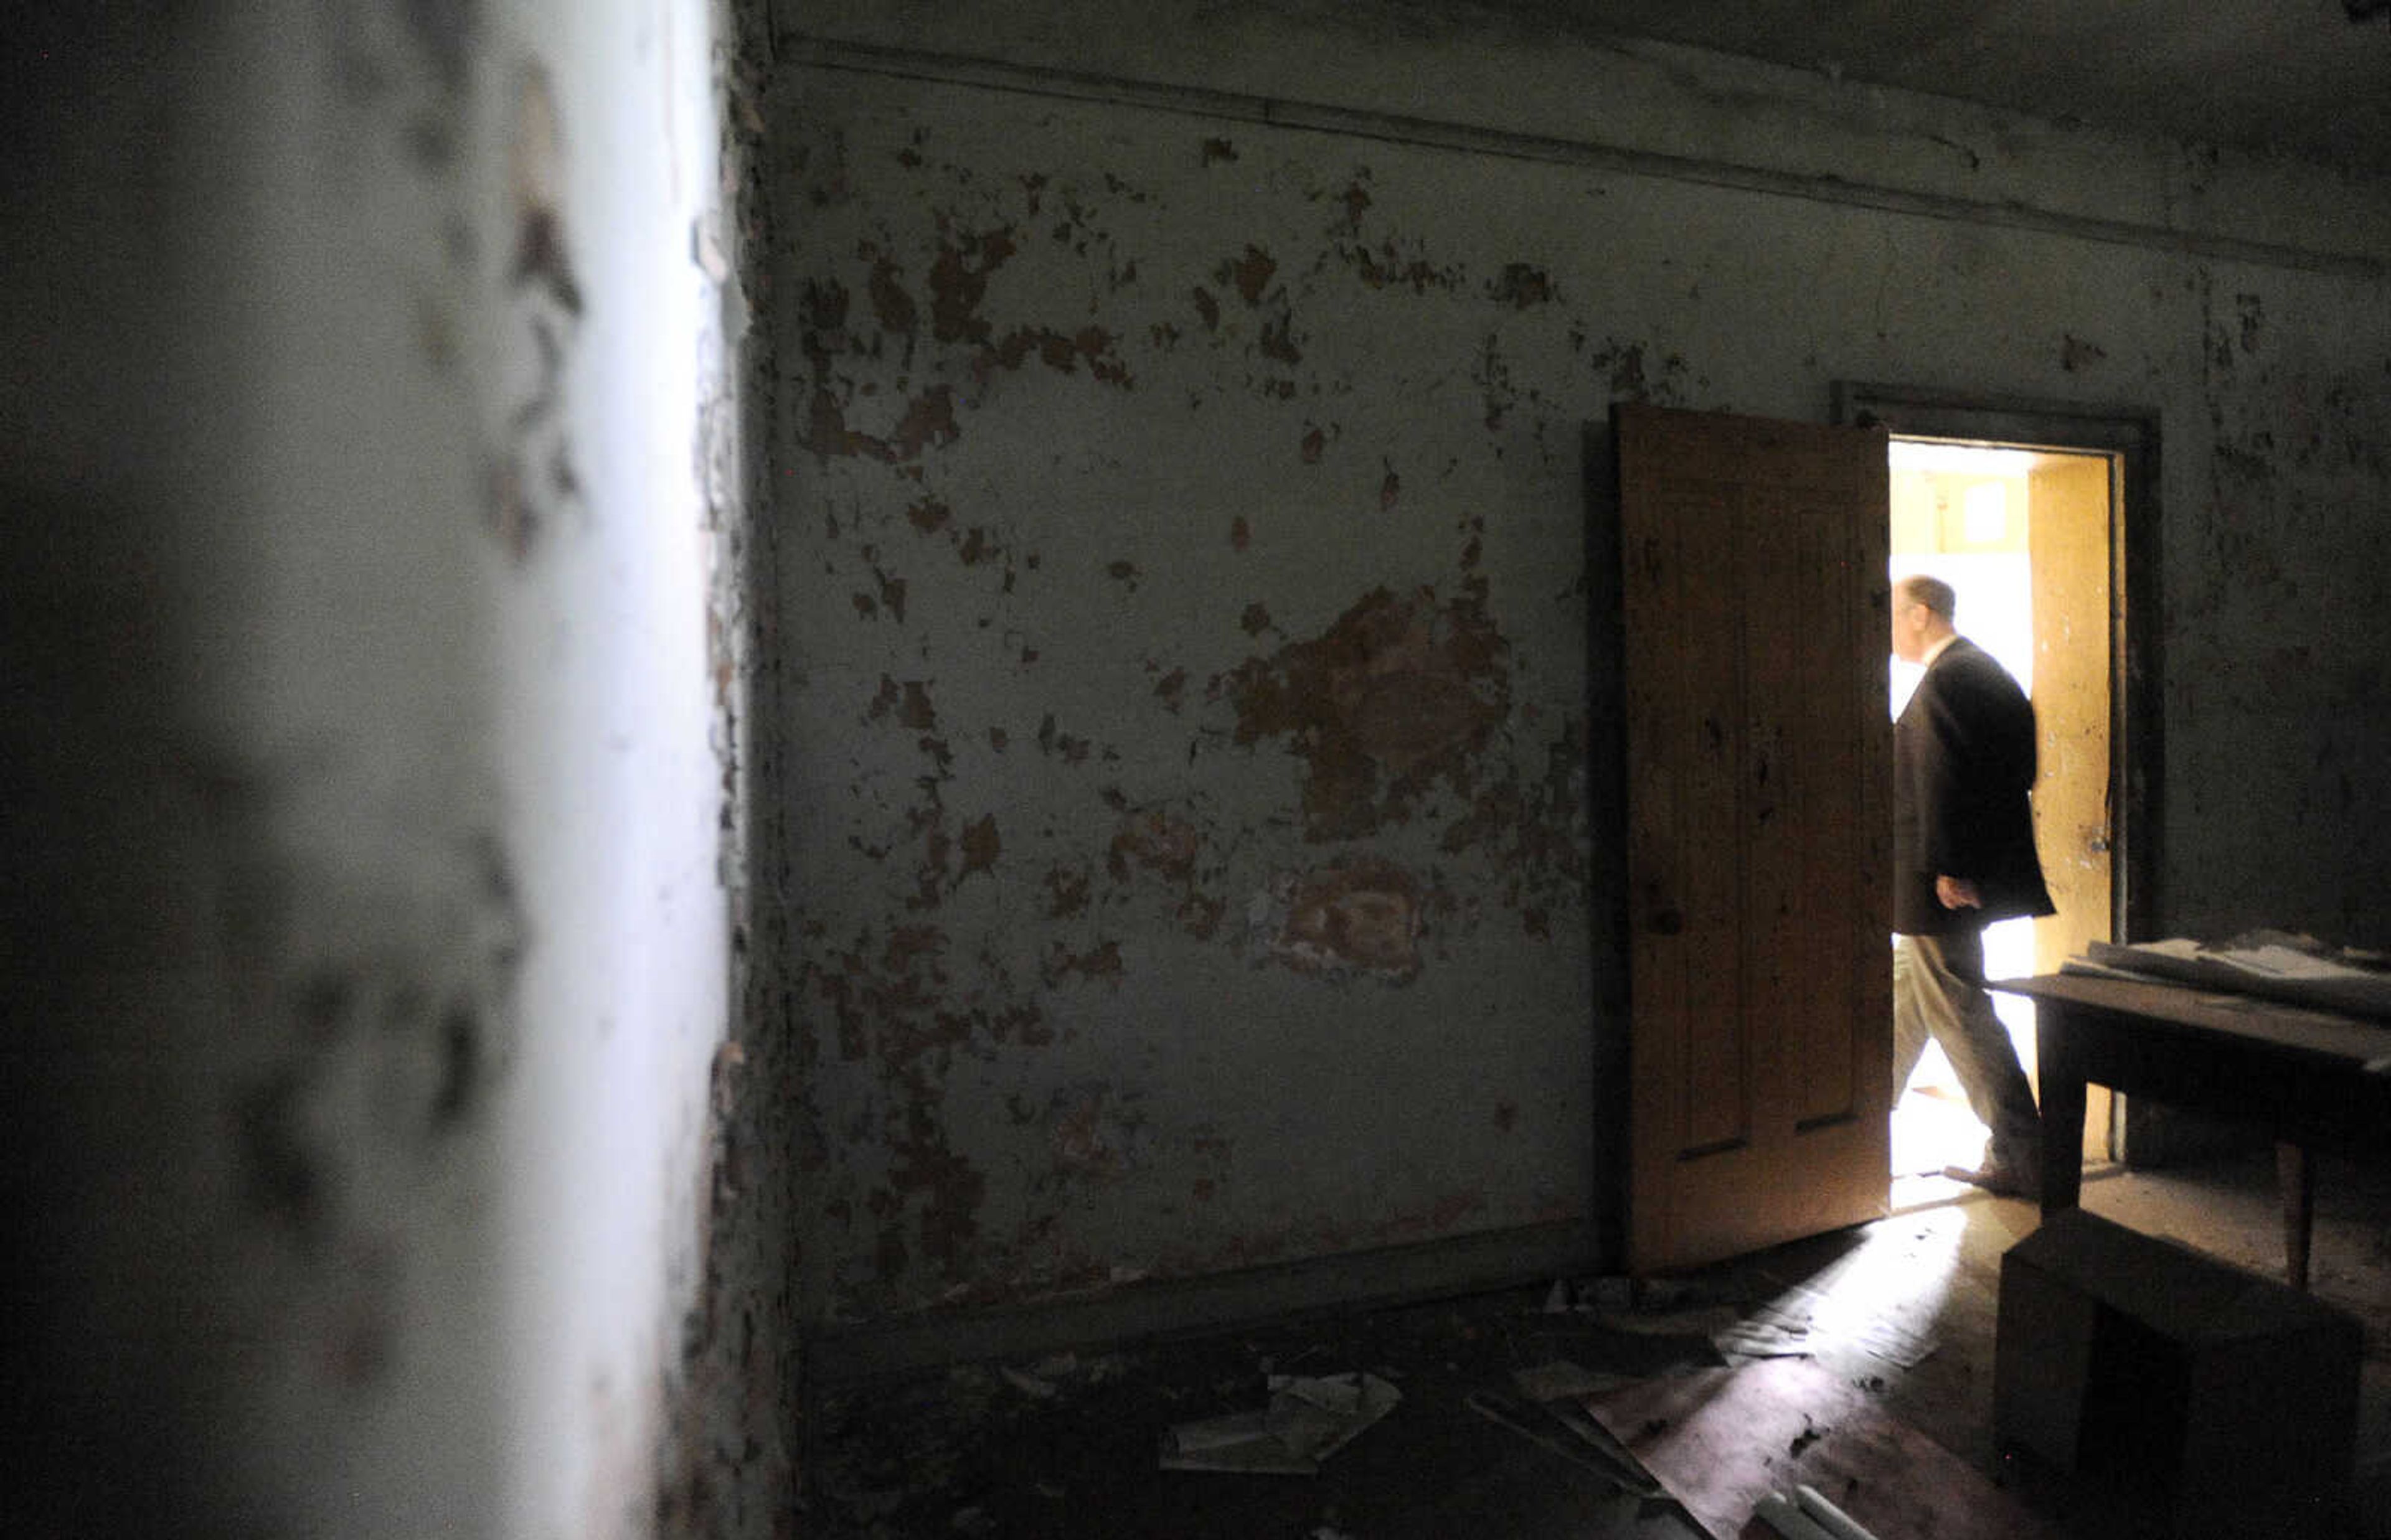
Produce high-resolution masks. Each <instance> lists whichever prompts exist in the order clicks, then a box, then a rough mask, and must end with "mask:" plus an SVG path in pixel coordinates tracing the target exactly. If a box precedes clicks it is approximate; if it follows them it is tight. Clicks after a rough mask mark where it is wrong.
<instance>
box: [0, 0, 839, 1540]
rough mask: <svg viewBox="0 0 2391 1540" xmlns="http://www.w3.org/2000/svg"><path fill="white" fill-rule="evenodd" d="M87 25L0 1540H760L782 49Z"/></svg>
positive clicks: (62, 376)
mask: <svg viewBox="0 0 2391 1540" xmlns="http://www.w3.org/2000/svg"><path fill="white" fill-rule="evenodd" d="M85 9H89V7H61V8H59V10H60V12H61V14H59V15H58V16H54V17H45V19H37V20H32V21H30V22H29V25H31V26H32V28H33V32H32V35H30V36H29V38H28V39H27V40H26V41H27V45H26V47H25V49H24V52H23V53H22V54H21V56H19V58H18V65H19V68H20V69H21V70H22V71H24V72H25V74H24V77H23V78H22V79H20V81H19V91H18V92H17V93H14V94H13V95H14V98H15V99H14V100H12V102H11V105H10V108H9V109H8V111H9V114H10V118H11V128H12V133H11V135H10V142H11V143H12V145H20V146H23V147H25V148H24V152H23V153H22V154H21V155H19V157H18V158H17V160H16V164H17V166H18V168H19V172H20V173H22V174H21V175H19V176H17V177H12V178H11V179H10V180H9V182H8V184H7V186H6V190H5V191H6V199H7V212H8V215H9V217H8V219H7V220H6V227H7V235H6V237H5V238H6V241H7V242H8V258H9V260H8V262H7V263H6V268H5V271H6V274H7V277H8V284H9V288H8V291H7V294H6V300H7V303H6V307H5V310H0V327H5V328H6V330H5V340H6V342H7V343H8V345H9V346H8V351H9V353H10V355H11V356H12V357H14V358H18V359H19V360H48V361H51V362H50V364H49V365H48V366H46V367H43V368H36V369H27V370H19V371H12V374H11V377H10V379H9V381H8V383H7V385H6V393H5V395H0V406H5V415H6V419H7V421H8V423H9V436H10V439H11V441H12V444H15V445H22V446H24V447H25V448H26V451H27V452H26V453H25V454H24V455H22V456H18V455H15V454H13V453H12V456H11V457H10V461H9V463H8V465H7V467H6V469H5V470H0V480H4V481H5V484H6V490H7V493H8V502H9V505H10V507H12V508H14V509H19V510H23V511H24V512H25V513H27V514H28V515H29V516H30V518H29V520H28V524H27V528H26V529H25V530H24V531H23V532H21V533H19V531H17V530H15V529H12V533H11V536H10V539H9V541H8V542H7V543H6V552H5V562H6V566H5V572H6V584H7V599H6V603H5V604H0V612H5V613H6V617H7V618H6V622H5V626H0V644H5V654H0V660H4V661H5V662H6V669H5V674H6V678H7V679H8V680H9V688H10V691H11V705H10V710H9V712H7V713H6V732H7V735H8V742H7V746H6V754H5V757H6V762H7V764H9V766H10V769H9V771H8V772H7V774H8V776H9V792H10V794H9V795H8V797H7V798H6V818H7V824H6V834H7V839H6V847H5V848H6V853H7V855H8V866H9V872H10V880H11V884H12V888H13V889H14V891H15V901H14V902H13V903H12V904H11V905H10V907H9V910H8V927H7V930H6V951H5V957H6V962H7V965H8V969H9V982H10V995H11V997H12V998H13V999H18V1000H20V1001H24V1002H29V1003H31V1004H32V1006H33V1007H34V1009H35V1012H36V1016H37V1019H38V1020H39V1021H40V1027H39V1028H38V1029H37V1030H36V1031H35V1032H34V1033H32V1034H30V1035H27V1036H26V1037H25V1038H24V1039H23V1041H22V1043H21V1045H20V1046H19V1049H12V1055H15V1058H14V1059H12V1068H15V1069H21V1070H22V1071H23V1072H24V1073H23V1074H22V1075H21V1076H12V1082H13V1081H21V1082H22V1083H23V1084H25V1086H26V1088H27V1089H29V1090H30V1091H31V1093H32V1094H31V1095H30V1096H28V1097H26V1098H25V1099H26V1104H27V1107H29V1108H30V1109H32V1110H31V1111H30V1113H29V1114H28V1115H22V1116H20V1115H19V1109H18V1108H15V1107H12V1110H11V1116H10V1117H9V1119H8V1120H6V1121H7V1123H8V1125H9V1128H10V1135H9V1137H10V1140H11V1145H10V1148H9V1149H8V1151H7V1154H8V1156H9V1159H8V1160H7V1161H6V1165H7V1170H8V1175H7V1178H6V1181H7V1184H8V1186H7V1191H8V1196H9V1200H10V1201H9V1211H10V1217H11V1219H12V1221H21V1222H20V1223H16V1224H12V1229H13V1230H14V1231H15V1232H16V1233H17V1234H18V1235H19V1238H23V1239H26V1240H29V1241H30V1242H32V1249H33V1251H34V1254H35V1255H36V1257H37V1258H38V1261H37V1263H36V1264H35V1266H34V1268H33V1270H32V1273H31V1274H30V1275H29V1276H28V1277H27V1278H26V1281H25V1282H24V1284H23V1285H22V1286H21V1287H20V1288H19V1289H16V1290H12V1292H11V1295H10V1302H11V1311H12V1315H14V1317H15V1322H16V1324H15V1325H14V1326H13V1327H12V1329H11V1332H10V1343H9V1354H10V1356H9V1359H8V1362H7V1365H6V1367H7V1368H8V1370H9V1372H10V1382H11V1384H12V1385H18V1386H20V1387H31V1392H30V1393H28V1394H24V1395H19V1396H16V1397H13V1398H12V1401H14V1402H19V1403H22V1404H23V1405H22V1406H19V1407H13V1408H12V1412H11V1417H10V1423H9V1426H8V1428H7V1430H6V1431H7V1433H8V1435H9V1439H8V1442H9V1444H10V1447H11V1449H12V1451H14V1452H16V1453H17V1454H18V1455H19V1457H20V1458H23V1459H24V1465H19V1464H18V1463H17V1462H13V1461H12V1467H11V1469H12V1470H21V1469H25V1466H28V1465H29V1466H31V1467H32V1469H34V1470H36V1471H40V1472H42V1473H43V1475H44V1477H45V1479H44V1480H37V1481H34V1482H29V1483H27V1484H26V1485H18V1484H15V1482H14V1480H13V1478H12V1485H11V1490H10V1492H9V1497H8V1503H9V1507H10V1515H11V1519H12V1521H15V1522H16V1525H17V1527H21V1528H24V1529H26V1530H27V1532H28V1533H32V1532H35V1531H38V1532H39V1533H44V1534H48V1533H58V1534H169V1533H172V1534H217V1533H222V1534H242V1535H259V1534H263V1535H271V1534H343V1535H355V1536H370V1535H381V1534H388V1535H412V1534H431V1533H438V1534H459V1535H510V1536H538V1535H576V1536H577V1535H591V1536H601V1535H633V1534H651V1533H654V1532H656V1531H657V1530H658V1529H659V1528H664V1527H666V1526H668V1525H671V1524H673V1523H676V1522H681V1523H685V1524H686V1525H687V1526H688V1528H687V1530H686V1531H685V1532H690V1533H707V1534H732V1533H753V1534H763V1533H769V1532H771V1530H772V1529H773V1527H774V1525H775V1523H776V1522H777V1521H784V1520H785V1518H786V1515H787V1511H788V1509H787V1496H788V1487H789V1484H790V1483H789V1481H788V1471H789V1461H790V1457H791V1453H790V1445H789V1441H788V1440H787V1439H786V1438H785V1437H782V1435H781V1432H780V1431H779V1430H780V1428H781V1425H782V1407H783V1405H784V1402H785V1399H786V1396H785V1392H787V1390H788V1389H789V1387H788V1386H787V1385H786V1382H785V1380H786V1371H787V1370H788V1369H789V1368H790V1367H792V1366H791V1365H790V1363H789V1361H788V1357H787V1354H786V1352H785V1347H784V1345H785V1344H787V1343H788V1342H790V1341H792V1338H791V1334H790V1333H789V1332H788V1331H787V1330H785V1329H783V1327H784V1324H785V1322H786V1320H787V1318H788V1315H789V1314H790V1304H789V1297H788V1295H787V1293H786V1290H785V1276H786V1268H785V1254H784V1251H783V1250H782V1246H781V1245H780V1244H779V1239H780V1238H781V1237H782V1235H784V1234H785V1225H784V1222H783V1220H782V1217H781V1215H780V1213H773V1212H770V1211H771V1207H772V1205H773V1204H775V1203H777V1204H779V1205H780V1210H781V1212H782V1213H784V1212H785V1208H786V1195H785V1187H784V1184H783V1183H782V1181H781V1180H780V1179H779V1175H778V1174H779V1173H780V1172H783V1171H785V1170H786V1169H787V1162H786V1161H778V1162H772V1161H765V1162H763V1163H764V1164H765V1165H766V1166H767V1167H768V1169H767V1170H766V1171H765V1172H763V1173H762V1174H760V1176H756V1177H748V1176H743V1171H745V1170H747V1169H749V1168H751V1167H752V1166H753V1164H755V1163H756V1155H755V1150H756V1147H757V1146H758V1145H759V1144H760V1145H761V1146H762V1147H764V1148H767V1149H784V1148H785V1146H786V1142H787V1134H786V1132H785V1131H784V1128H783V1126H782V1124H781V1123H776V1122H775V1121H774V1120H775V1119H776V1118H779V1117H780V1116H781V1115H782V1114H780V1113H779V1112H778V1111H777V1110H776V1105H775V1103H774V1101H773V1100H772V1096H773V1092H774V1090H775V1089H776V1087H775V1085H774V1083H773V1077H774V1076H776V1075H779V1074H781V1073H782V1072H784V1070H785V1064H786V1059H785V1056H784V1055H783V1054H782V1053H780V1052H779V1051H778V1049H777V1047H776V1046H775V1044H774V1042H773V1040H772V1039H770V1037H769V1033H768V1032H767V1031H764V1030H761V1029H760V1028H758V1027H757V1026H756V1022H758V1021H760V1020H761V1019H760V1018H751V1020H748V1021H745V1022H743V1023H742V1024H741V1026H740V1028H739V1029H737V1030H734V1028H733V1024H732V1017H733V1011H734V1003H744V1002H745V1001H746V1000H747V999H749V998H750V997H752V996H755V995H760V994H762V993H764V991H765V990H766V988H767V987H768V981H769V969H750V968H745V967H743V966H740V965H737V964H736V963H735V962H734V957H733V952H734V939H735V938H736V936H738V935H740V934H743V930H744V928H745V926H747V925H748V924H749V923H751V922H753V921H754V919H755V918H756V917H758V916H766V917H768V916H769V912H770V905H769V903H763V902H759V901H757V900H756V897H755V895H754V894H753V893H752V892H751V891H750V889H749V886H748V885H747V883H746V882H745V881H744V874H745V871H746V869H747V867H748V865H749V863H748V860H747V851H746V841H747V839H748V837H749V831H748V827H747V823H746V809H745V785H746V781H745V777H746V776H748V775H749V774H750V773H751V772H750V769H749V765H750V764H751V761H753V760H760V761H762V762H763V763H766V764H769V751H768V750H767V749H766V748H764V747H763V746H761V745H759V744H758V743H757V741H756V735H755V734H754V733H753V731H752V728H751V727H750V726H749V725H748V722H747V718H748V716H749V709H748V704H747V702H748V699H749V697H750V695H751V693H764V694H768V693H769V692H766V691H762V690H761V689H760V687H758V685H757V675H758V674H759V673H760V672H761V671H760V669H759V667H758V665H757V664H756V661H755V660H756V643H755V637H756V636H757V635H761V633H762V631H763V630H764V629H765V628H766V617H767V616H768V614H769V604H755V603H751V602H750V601H751V597H752V593H751V590H752V587H753V584H752V583H751V581H750V578H749V576H748V573H749V572H750V571H751V570H752V569H753V567H754V566H755V564H756V561H757V559H758V558H757V554H756V551H755V550H754V549H752V548H751V543H750V541H749V532H748V531H747V529H746V519H745V509H746V507H748V506H749V501H748V499H749V488H748V486H747V485H746V480H747V472H746V470H745V459H746V456H747V454H748V446H749V444H750V443H752V442H753V441H752V440H750V439H749V438H747V437H745V436H743V435H744V433H745V428H744V425H743V422H742V420H741V419H742V415H743V413H744V412H745V411H747V410H748V409H750V406H751V400H750V395H751V393H750V392H748V391H746V390H745V389H744V386H743V380H742V373H743V367H744V363H743V360H744V358H745V356H746V354H745V351H744V350H746V349H747V348H748V346H749V344H748V342H747V340H746V338H745V332H746V307H747V305H748V303H749V301H748V298H747V296H746V295H745V294H744V293H743V291H742V289H741V286H740V283H739V272H738V270H739V267H740V265H741V263H742V261H743V251H742V247H741V244H740V237H741V230H742V228H743V227H742V226H741V225H739V223H738V222H737V220H736V218H735V217H734V216H735V215H736V213H737V212H739V210H740V209H741V207H742V203H743V197H742V186H741V185H740V184H739V183H738V182H737V181H736V179H735V176H734V178H733V179H732V180H730V181H729V182H728V183H726V181H725V179H724V170H725V168H726V167H729V168H730V169H731V170H732V171H733V173H735V172H736V171H737V169H738V167H739V165H740V163H741V154H740V152H739V151H738V146H739V144H740V142H741V137H740V136H741V135H742V134H744V135H745V136H746V142H747V143H750V144H752V142H753V140H754V138H755V137H756V134H757V133H758V132H759V129H760V122H759V120H758V119H757V117H756V107H755V106H754V103H753V97H754V96H756V88H755V87H754V85H753V84H752V83H746V84H742V83H740V82H739V81H738V80H736V79H735V78H734V77H735V76H736V74H737V67H736V65H737V60H738V58H739V57H740V54H741V49H742V47H743V45H744V46H748V47H752V46H753V44H752V41H750V40H746V39H743V37H742V36H740V35H738V34H735V33H734V32H732V30H731V24H732V22H733V20H734V19H739V18H738V17H737V16H736V15H735V14H734V9H733V7H732V6H730V5H729V4H727V3H726V4H725V5H723V6H704V7H690V6H666V5H656V4H648V3H638V0H621V3H610V4H605V5H600V6H570V7H564V6H550V5H543V4H537V3H533V0H478V3H477V0H454V3H442V4H416V5H407V6H376V5H368V4H363V3H355V0H352V3H339V4H332V5H298V4H275V5H258V6H113V7H105V10H106V11H107V13H108V14H106V15H104V16H97V17H85V16H82V15H80V14H76V13H79V12H80V11H82V10H85ZM754 10H755V7H747V11H748V12H749V13H752V12H753V11H754ZM745 19H748V20H752V19H753V16H752V14H750V15H747V16H746V17H745ZM747 68H748V71H749V73H750V74H752V73H753V69H754V67H753V65H752V63H751V64H750V65H748V66H747ZM742 98H743V99H746V100H747V102H748V106H747V109H746V114H745V125H744V126H742V125H741V124H740V123H738V122H733V121H731V115H730V114H729V113H728V111H727V108H728V105H729V104H730V102H732V101H733V100H734V99H742ZM19 119H22V120H24V121H22V122H19V121H17V120H19ZM726 144H728V146H729V148H730V153H728V155H726ZM20 1050H21V1051H20ZM14 1088H16V1087H15V1085H14V1084H12V1089H14ZM743 1162H744V1164H743ZM759 1337H761V1338H762V1339H763V1340H762V1341H761V1342H760V1343H759V1341H758V1340H757V1339H758V1338H759ZM726 1362H727V1363H730V1364H732V1365H734V1366H735V1367H736V1370H737V1379H736V1380H735V1381H734V1382H731V1383H730V1384H728V1385H726V1383H725V1376H724V1373H723V1371H722V1370H721V1369H720V1367H718V1366H720V1365H721V1364H723V1363H726ZM28 1414H38V1415H35V1416H32V1418H31V1423H32V1425H30V1426H20V1425H19V1424H20V1423H22V1422H25V1421H27V1420H28Z"/></svg>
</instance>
